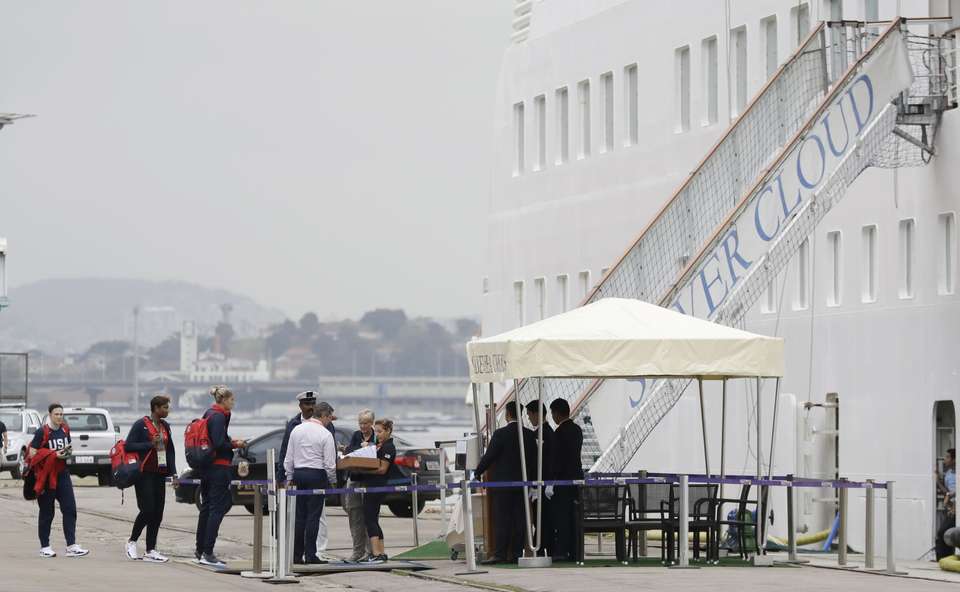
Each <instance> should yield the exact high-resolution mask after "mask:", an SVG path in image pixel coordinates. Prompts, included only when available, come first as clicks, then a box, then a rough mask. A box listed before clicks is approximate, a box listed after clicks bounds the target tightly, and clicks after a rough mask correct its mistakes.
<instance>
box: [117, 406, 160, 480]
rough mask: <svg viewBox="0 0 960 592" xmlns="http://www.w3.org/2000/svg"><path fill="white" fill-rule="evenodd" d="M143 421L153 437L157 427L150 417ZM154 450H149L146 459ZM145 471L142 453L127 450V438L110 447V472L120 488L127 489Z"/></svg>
mask: <svg viewBox="0 0 960 592" xmlns="http://www.w3.org/2000/svg"><path fill="white" fill-rule="evenodd" d="M143 421H144V423H145V425H146V426H147V431H148V432H149V433H150V436H151V437H153V434H154V432H155V429H153V428H152V422H151V421H150V418H149V417H144V418H143ZM152 452H154V451H153V449H151V450H150V451H149V452H147V456H145V457H144V460H146V459H147V457H148V456H150V453H152ZM142 472H143V465H142V463H141V462H140V455H139V454H138V453H136V452H127V442H126V440H120V441H118V442H117V443H116V444H114V445H113V448H111V449H110V473H111V474H112V476H113V484H114V485H115V486H117V487H118V488H119V489H126V488H128V487H130V486H131V485H133V484H134V483H136V482H137V480H138V479H140V475H141V474H142Z"/></svg>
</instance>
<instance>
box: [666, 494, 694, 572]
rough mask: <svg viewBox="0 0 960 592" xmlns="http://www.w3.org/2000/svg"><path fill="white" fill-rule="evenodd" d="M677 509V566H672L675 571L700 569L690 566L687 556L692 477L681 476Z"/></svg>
mask: <svg viewBox="0 0 960 592" xmlns="http://www.w3.org/2000/svg"><path fill="white" fill-rule="evenodd" d="M679 506H680V507H679V508H677V549H678V553H677V564H676V565H672V566H670V567H671V568H674V569H698V568H697V567H696V566H691V565H690V559H689V557H688V554H687V548H688V547H689V545H690V541H689V540H687V539H688V538H689V537H690V535H689V526H690V516H689V514H690V510H689V508H690V477H689V476H687V475H680V502H679Z"/></svg>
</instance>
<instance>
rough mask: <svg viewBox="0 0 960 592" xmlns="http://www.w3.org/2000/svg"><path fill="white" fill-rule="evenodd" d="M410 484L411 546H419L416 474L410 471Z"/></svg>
mask: <svg viewBox="0 0 960 592" xmlns="http://www.w3.org/2000/svg"><path fill="white" fill-rule="evenodd" d="M410 479H411V484H412V485H413V487H411V488H410V497H411V499H412V500H413V505H412V507H411V511H412V513H413V546H414V547H419V546H420V512H419V511H418V510H419V503H418V500H417V474H416V473H412V474H411V475H410Z"/></svg>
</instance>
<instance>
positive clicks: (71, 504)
mask: <svg viewBox="0 0 960 592" xmlns="http://www.w3.org/2000/svg"><path fill="white" fill-rule="evenodd" d="M54 502H57V503H59V504H60V513H61V514H63V538H65V539H66V540H67V546H68V547H69V546H70V545H73V544H76V542H77V500H76V498H74V497H73V482H72V481H70V472H69V471H68V470H67V469H64V470H62V471H60V473H59V474H58V475H57V488H56V489H48V490H46V491H44V492H43V493H41V494H40V495H39V496H38V497H37V503H38V504H39V505H40V520H39V521H38V523H37V534H38V535H40V546H41V547H49V546H50V527H51V526H52V525H53V516H54V514H55V513H56V510H55V506H54Z"/></svg>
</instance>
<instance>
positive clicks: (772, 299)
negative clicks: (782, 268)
mask: <svg viewBox="0 0 960 592" xmlns="http://www.w3.org/2000/svg"><path fill="white" fill-rule="evenodd" d="M760 312H764V313H772V312H777V283H776V278H774V279H772V280H770V281H769V282H767V290H766V292H764V299H763V304H762V305H761V307H760Z"/></svg>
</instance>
